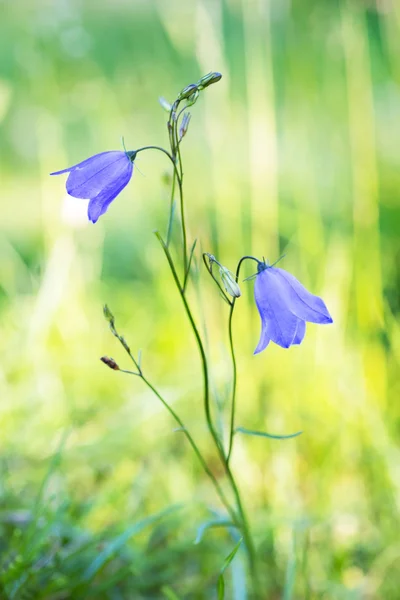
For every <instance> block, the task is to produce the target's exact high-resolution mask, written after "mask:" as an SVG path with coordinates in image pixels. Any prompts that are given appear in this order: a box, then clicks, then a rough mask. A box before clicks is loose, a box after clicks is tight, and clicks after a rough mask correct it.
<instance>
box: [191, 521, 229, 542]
mask: <svg viewBox="0 0 400 600" xmlns="http://www.w3.org/2000/svg"><path fill="white" fill-rule="evenodd" d="M215 527H236V525H235V524H234V523H232V521H229V520H228V519H213V520H212V521H206V522H205V523H202V524H201V525H200V526H199V528H198V530H197V535H196V539H195V540H194V543H195V544H200V542H201V540H202V539H203V536H204V534H205V532H206V531H207V530H208V529H213V528H215Z"/></svg>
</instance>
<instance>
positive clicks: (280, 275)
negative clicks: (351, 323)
mask: <svg viewBox="0 0 400 600" xmlns="http://www.w3.org/2000/svg"><path fill="white" fill-rule="evenodd" d="M254 298H255V301H256V304H257V308H258V311H259V313H260V317H261V337H260V341H259V342H258V346H257V348H256V349H255V351H254V354H258V353H259V352H261V351H262V350H264V349H265V348H266V347H267V346H268V344H269V343H270V341H272V342H275V344H278V346H281V347H282V348H289V347H290V346H292V345H294V344H301V342H302V341H303V339H304V335H305V333H306V322H307V321H308V322H309V323H318V324H320V325H325V324H327V323H332V317H331V315H330V314H329V311H328V309H327V307H326V305H325V303H324V301H323V300H322V299H321V298H319V297H318V296H314V294H311V293H310V292H309V291H308V290H306V288H305V287H304V286H303V285H302V284H301V283H300V282H299V281H298V280H297V279H296V278H295V277H293V275H291V274H290V273H288V272H287V271H285V270H284V269H279V268H276V267H269V266H268V265H266V264H265V263H262V262H259V264H258V274H257V275H256V280H255V284H254Z"/></svg>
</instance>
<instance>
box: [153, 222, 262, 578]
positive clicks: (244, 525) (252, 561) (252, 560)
mask: <svg viewBox="0 0 400 600" xmlns="http://www.w3.org/2000/svg"><path fill="white" fill-rule="evenodd" d="M155 234H156V236H157V239H158V240H159V242H160V244H161V246H162V248H163V250H164V253H165V256H166V258H167V260H168V263H169V266H170V268H171V272H172V275H173V278H174V281H175V284H176V286H177V288H178V291H179V294H180V296H181V298H182V302H183V305H184V307H185V312H186V314H187V316H188V319H189V321H190V325H191V327H192V330H193V333H194V335H195V339H196V343H197V346H198V349H199V352H200V357H201V365H202V370H203V381H204V408H205V414H206V421H207V426H208V429H209V431H210V434H211V436H212V438H213V440H214V443H215V445H216V448H217V450H218V454H219V457H220V459H221V462H222V464H223V466H224V469H225V472H226V474H227V477H228V480H229V483H230V485H231V488H232V491H233V494H234V496H235V500H236V505H237V509H238V512H239V515H240V519H241V530H242V533H243V538H244V540H245V543H246V547H247V551H248V556H249V565H250V571H251V574H252V578H253V581H254V585H255V587H258V583H257V581H258V580H257V568H256V553H255V548H254V544H253V540H252V537H251V532H250V528H249V524H248V521H247V517H246V513H245V511H244V508H243V504H242V501H241V498H240V493H239V489H238V487H237V484H236V481H235V478H234V476H233V473H232V471H231V468H230V466H229V463H228V461H227V458H226V456H225V452H224V449H223V446H222V444H221V441H220V439H219V437H218V433H217V431H216V429H215V427H214V425H213V422H212V418H211V410H210V395H209V375H208V364H207V357H206V353H205V350H204V346H203V342H202V340H201V337H200V333H199V331H198V329H197V326H196V323H195V321H194V318H193V315H192V312H191V310H190V307H189V304H188V301H187V299H186V297H185V294H184V293H183V290H182V288H181V286H180V283H179V278H178V274H177V272H176V269H175V265H174V262H173V260H172V257H171V254H170V252H169V250H168V248H167V247H166V245H165V243H164V241H163V239H162V237H161V235H160V233H159V232H158V231H156V232H155ZM254 260H256V259H254ZM239 264H241V262H240V263H239Z"/></svg>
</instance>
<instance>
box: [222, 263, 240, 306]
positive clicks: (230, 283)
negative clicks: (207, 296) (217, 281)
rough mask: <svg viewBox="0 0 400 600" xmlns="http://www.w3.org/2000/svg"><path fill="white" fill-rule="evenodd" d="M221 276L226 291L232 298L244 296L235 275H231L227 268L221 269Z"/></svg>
mask: <svg viewBox="0 0 400 600" xmlns="http://www.w3.org/2000/svg"><path fill="white" fill-rule="evenodd" d="M219 274H220V277H221V281H222V283H223V284H224V288H225V291H226V292H227V293H228V294H229V295H230V296H232V298H239V296H241V295H242V292H241V291H240V287H239V286H238V283H237V281H236V279H235V276H234V275H233V273H231V272H230V271H229V270H228V269H227V268H226V267H222V266H220V267H219Z"/></svg>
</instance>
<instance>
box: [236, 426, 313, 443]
mask: <svg viewBox="0 0 400 600" xmlns="http://www.w3.org/2000/svg"><path fill="white" fill-rule="evenodd" d="M235 433H245V434H246V435H255V436H258V437H266V438H270V439H272V440H289V439H290V438H295V437H297V436H298V435H301V434H302V433H303V432H302V431H296V433H290V434H289V435H274V434H272V433H265V432H264V431H253V430H252V429H246V428H245V427H237V428H236V429H235Z"/></svg>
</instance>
